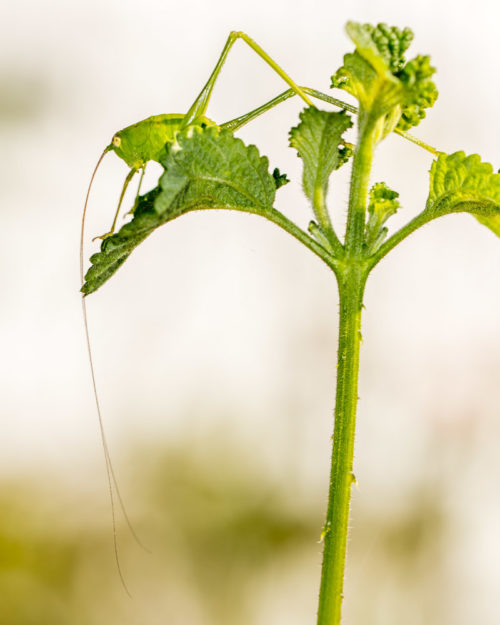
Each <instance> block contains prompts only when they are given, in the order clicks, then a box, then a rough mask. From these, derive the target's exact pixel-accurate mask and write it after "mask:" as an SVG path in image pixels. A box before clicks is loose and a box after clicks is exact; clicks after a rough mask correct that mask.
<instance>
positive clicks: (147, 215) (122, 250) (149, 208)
mask: <svg viewBox="0 0 500 625" xmlns="http://www.w3.org/2000/svg"><path fill="white" fill-rule="evenodd" d="M159 193H160V188H159V187H156V188H155V189H153V190H152V191H150V192H149V193H146V194H145V195H141V196H140V197H139V199H138V202H137V206H136V209H135V212H134V217H133V219H132V221H130V222H129V223H127V224H125V225H124V226H122V227H121V228H120V230H119V231H118V232H117V233H116V234H113V235H112V236H110V237H108V238H106V239H104V241H103V242H102V244H101V251H100V252H97V253H96V254H93V255H92V256H91V257H90V262H91V266H90V267H89V269H88V271H87V273H86V275H85V283H84V284H83V286H82V288H81V291H82V293H83V294H84V295H89V294H90V293H93V292H94V291H97V289H98V288H99V287H101V286H102V285H103V284H104V283H105V282H107V281H108V280H109V278H111V276H112V275H113V274H114V273H115V272H116V271H117V270H118V269H119V267H120V266H121V265H122V264H123V263H124V262H125V261H126V260H127V258H128V257H129V256H130V254H131V252H132V251H133V250H134V248H136V247H137V246H138V245H139V243H142V241H144V239H145V238H146V237H147V236H148V235H149V234H151V232H153V230H155V228H157V227H158V226H160V225H161V224H162V223H164V222H165V220H163V219H161V218H160V217H159V215H158V213H157V212H156V210H155V208H154V202H155V200H156V198H157V197H158V194H159Z"/></svg>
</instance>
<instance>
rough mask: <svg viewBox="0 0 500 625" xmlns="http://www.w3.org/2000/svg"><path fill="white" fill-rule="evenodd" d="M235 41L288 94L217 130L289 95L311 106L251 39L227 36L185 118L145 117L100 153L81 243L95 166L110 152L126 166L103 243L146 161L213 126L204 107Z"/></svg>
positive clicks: (235, 33)
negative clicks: (185, 135) (187, 133)
mask: <svg viewBox="0 0 500 625" xmlns="http://www.w3.org/2000/svg"><path fill="white" fill-rule="evenodd" d="M237 39H242V40H243V41H245V43H247V44H248V45H249V46H250V48H252V49H253V50H254V51H255V52H256V53H257V54H258V55H259V56H260V57H261V58H262V59H263V60H264V61H265V62H266V63H267V64H268V65H270V67H272V69H273V70H274V71H275V72H276V73H277V74H278V75H279V76H280V77H281V78H282V79H283V80H284V81H285V82H286V83H287V84H288V85H289V87H290V88H291V93H288V94H287V96H281V97H278V98H275V99H274V100H271V101H270V102H269V103H267V104H265V105H264V106H262V107H260V108H259V109H256V110H255V111H251V112H250V113H247V114H246V115H243V116H241V117H238V118H237V119H235V120H232V121H230V122H227V123H226V124H222V125H220V126H219V127H220V128H226V127H227V128H230V129H231V130H236V129H237V128H240V127H241V126H243V125H244V124H246V123H248V122H249V121H251V120H252V119H254V118H255V117H256V116H257V115H260V114H261V113H263V112H264V111H265V110H268V109H269V108H271V107H272V106H275V105H276V104H278V103H279V102H281V101H283V100H284V99H286V97H290V95H292V94H294V95H298V96H299V97H301V98H302V100H304V102H305V103H306V104H307V105H308V106H314V105H313V103H312V102H311V100H310V99H309V97H308V96H307V95H306V93H305V91H304V90H303V89H301V88H300V87H299V86H298V85H297V84H296V83H295V82H294V81H293V80H292V79H291V78H290V77H289V76H288V74H286V73H285V72H284V71H283V70H282V69H281V67H280V66H279V65H278V64H277V63H276V62H275V61H273V59H272V58H271V57H270V56H269V55H268V54H267V53H266V52H264V50H263V49H262V48H261V47H260V46H259V45H258V44H257V43H256V42H255V41H253V39H251V38H250V37H249V36H248V35H246V34H245V33H243V32H239V31H233V32H231V33H230V35H229V37H228V39H227V41H226V44H225V46H224V48H223V50H222V53H221V55H220V57H219V59H218V61H217V63H216V65H215V67H214V69H213V71H212V73H211V75H210V77H209V79H208V81H207V83H206V84H205V86H204V87H203V89H202V90H201V92H200V93H199V95H198V97H197V98H196V100H195V101H194V102H193V104H192V105H191V108H190V109H189V111H188V112H187V113H186V114H185V115H182V114H165V115H153V116H152V117H148V118H147V119H144V120H142V121H140V122H137V123H135V124H132V125H131V126H127V127H126V128H124V129H123V130H120V131H118V132H116V133H115V134H114V135H113V138H112V140H111V143H110V144H109V145H108V146H107V147H106V148H105V149H104V151H103V153H102V155H101V157H100V158H99V161H98V163H97V165H96V167H95V169H94V172H93V174H92V178H91V180H90V185H89V189H88V192H87V197H86V199H85V206H84V211H83V220H82V243H83V230H84V224H85V215H86V211H87V204H88V198H89V195H90V188H91V186H92V182H93V179H94V176H95V174H96V172H97V169H98V168H99V165H100V164H101V162H102V159H103V158H104V156H105V154H107V153H108V152H110V151H113V152H115V154H116V155H117V156H119V157H120V158H121V159H122V160H123V161H125V163H126V164H127V165H128V166H129V168H130V170H129V172H128V174H127V176H126V178H125V182H124V184H123V187H122V191H121V193H120V198H119V201H118V206H117V209H116V212H115V215H114V218H113V223H112V225H111V229H110V231H109V232H107V233H106V234H104V235H101V236H99V237H96V238H99V239H105V238H107V237H108V236H111V235H112V234H113V233H114V231H115V227H116V222H117V219H118V215H119V213H120V208H121V205H122V202H123V198H124V197H125V193H126V191H127V188H128V185H129V183H130V181H131V180H132V178H133V177H134V175H135V174H136V173H138V172H141V175H140V180H139V186H138V189H137V194H136V201H137V198H138V196H139V192H140V188H141V183H142V179H143V177H144V172H145V169H146V165H147V163H148V162H149V161H156V162H159V161H160V158H161V156H162V154H163V153H164V150H165V146H166V145H168V144H169V143H172V142H173V141H174V140H175V135H176V134H177V132H179V131H180V130H184V129H186V128H188V127H189V126H202V127H203V126H217V124H216V123H215V122H213V121H212V120H210V119H208V118H207V117H206V116H205V113H206V110H207V107H208V103H209V101H210V97H211V95H212V90H213V88H214V85H215V82H216V80H217V78H218V76H219V74H220V71H221V69H222V66H223V65H224V62H225V60H226V58H227V55H228V53H229V51H230V49H231V48H232V46H233V44H234V43H235V41H236V40H237ZM134 207H135V205H134ZM133 211H134V208H132V211H131V212H133Z"/></svg>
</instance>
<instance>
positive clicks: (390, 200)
mask: <svg viewBox="0 0 500 625" xmlns="http://www.w3.org/2000/svg"><path fill="white" fill-rule="evenodd" d="M398 197H399V193H397V192H396V191H393V190H392V189H389V187H388V186H387V185H386V184H385V182H377V183H376V184H374V185H373V187H372V188H371V189H370V201H369V204H368V221H367V223H366V228H365V250H366V253H367V254H372V253H373V252H375V251H377V249H378V248H379V247H380V245H381V244H382V242H383V241H384V239H385V237H386V236H387V228H385V227H384V224H385V222H386V221H387V220H388V219H389V217H391V216H392V215H394V214H395V213H396V211H397V210H398V209H399V208H400V207H401V205H400V203H399V200H398V199H397V198H398Z"/></svg>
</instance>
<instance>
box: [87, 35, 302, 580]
mask: <svg viewBox="0 0 500 625" xmlns="http://www.w3.org/2000/svg"><path fill="white" fill-rule="evenodd" d="M237 39H242V40H243V41H245V42H246V43H247V44H248V45H249V46H250V48H252V49H253V50H254V51H255V52H256V53H257V54H258V55H259V56H260V57H261V58H262V59H263V60H264V61H265V62H266V63H267V64H268V65H269V66H270V67H271V68H272V69H273V70H274V71H275V72H276V73H277V74H278V75H279V76H280V77H281V78H282V79H283V80H284V81H285V82H286V83H287V84H288V86H289V87H290V88H289V89H288V91H286V92H284V93H283V94H281V95H280V96H278V97H276V98H274V99H273V100H270V101H269V102H268V103H266V104H264V105H262V106H261V107H259V108H257V109H255V110H253V111H251V112H249V113H247V114H245V115H242V116H240V117H238V118H235V119H233V120H231V121H229V122H226V123H225V124H221V125H220V126H218V125H217V124H216V123H215V122H213V121H212V120H210V119H209V118H208V117H206V116H205V113H206V110H207V107H208V103H209V101H210V97H211V95H212V90H213V88H214V85H215V82H216V80H217V78H218V76H219V73H220V71H221V69H222V66H223V65H224V62H225V60H226V58H227V55H228V53H229V51H230V49H231V47H232V46H233V44H234V43H235V41H236V40H237ZM307 91H309V92H311V91H312V90H307ZM293 95H298V96H299V97H300V98H302V100H303V101H304V102H305V103H306V104H307V105H308V106H314V105H313V103H312V102H311V100H310V99H309V98H308V96H307V95H306V93H305V90H304V89H302V88H300V87H299V86H297V84H296V83H295V82H294V81H293V80H292V79H291V78H290V77H289V76H288V75H287V74H286V73H285V72H284V71H283V70H282V69H281V67H280V66H279V65H278V64H277V63H275V61H273V60H272V59H271V57H269V56H268V54H266V52H264V50H262V48H261V47H260V46H259V45H258V44H257V43H255V41H253V40H252V39H251V38H250V37H248V35H246V34H245V33H243V32H236V31H233V32H231V33H230V35H229V37H228V39H227V41H226V44H225V46H224V48H223V50H222V53H221V55H220V57H219V59H218V61H217V63H216V65H215V67H214V69H213V71H212V73H211V75H210V77H209V79H208V81H207V83H206V84H205V86H204V87H203V89H202V90H201V92H200V93H199V95H198V97H197V98H196V100H195V101H194V102H193V104H192V105H191V107H190V109H189V110H188V112H187V113H186V114H185V115H182V114H165V115H154V116H152V117H148V118H147V119H144V120H142V121H140V122H137V123H136V124H132V125H131V126H127V127H126V128H124V129H123V130H120V131H118V132H116V133H115V134H114V135H113V138H112V140H111V143H110V144H109V145H108V146H107V147H106V148H105V149H104V151H103V153H102V154H101V156H100V158H99V160H98V162H97V165H96V166H95V169H94V171H93V173H92V176H91V179H90V184H89V187H88V190H87V195H86V198H85V204H84V208H83V215H82V225H81V237H80V278H81V283H82V284H83V283H84V255H83V248H84V238H85V218H86V213H87V206H88V200H89V196H90V190H91V187H92V183H93V181H94V177H95V175H96V173H97V170H98V168H99V166H100V164H101V162H102V160H103V158H104V156H105V155H106V154H107V153H108V152H111V151H112V152H115V154H116V155H117V156H118V157H120V158H121V159H122V160H123V161H125V163H126V164H127V166H128V167H129V172H128V174H127V176H126V178H125V182H124V183H123V187H122V190H121V193H120V197H119V200H118V206H117V208H116V211H115V215H114V218H113V222H112V225H111V228H110V231H109V232H107V233H106V234H104V235H101V236H99V237H96V238H99V239H106V238H107V237H109V236H111V235H112V234H113V233H114V231H115V227H116V222H117V220H118V216H119V213H120V208H121V205H122V202H123V199H124V197H125V193H126V191H127V188H128V186H129V184H130V181H131V180H132V178H133V177H134V176H135V174H136V173H138V172H140V179H139V185H138V189H137V193H136V201H135V203H134V206H133V208H132V210H131V212H132V213H133V212H134V210H135V207H136V205H137V199H138V197H139V192H140V188H141V183H142V179H143V177H144V172H145V169H146V165H147V163H148V162H150V161H156V162H160V159H161V157H162V154H163V153H164V152H165V147H166V145H168V144H170V143H172V142H174V141H175V137H176V134H177V133H178V132H179V131H182V130H185V129H186V128H189V127H191V126H201V127H205V126H217V127H219V128H221V129H222V128H228V129H230V130H236V129H238V128H240V127H241V126H243V125H244V124H246V123H248V122H249V121H251V120H252V119H254V118H255V117H257V116H258V115H260V114H262V113H263V112H265V111H266V110H269V109H270V108H272V107H273V106H275V105H276V104H279V103H280V102H283V101H284V100H286V99H288V98H289V97H291V96H293ZM82 306H83V317H84V324H85V333H86V339H87V348H88V355H89V361H90V371H91V378H92V384H93V388H94V396H95V400H96V406H97V415H98V420H99V428H100V433H101V440H102V444H103V449H104V456H105V462H106V472H107V478H108V489H109V496H110V500H111V511H112V524H113V537H114V549H115V559H116V564H117V568H118V573H119V576H120V578H121V581H122V584H123V586H124V588H125V590H126V591H127V592H128V590H127V587H126V584H125V581H124V578H123V575H122V572H121V569H120V563H119V559H118V546H117V536H116V521H115V495H116V501H117V502H118V504H119V506H120V508H121V510H122V512H123V514H124V517H125V520H126V522H127V524H128V526H129V528H130V530H131V531H132V534H133V535H134V537H136V535H135V532H134V530H133V528H132V525H131V523H130V521H129V519H128V516H127V513H126V510H125V506H124V504H123V501H122V498H121V495H120V491H119V489H118V482H117V479H116V476H115V472H114V469H113V465H112V463H111V457H110V453H109V448H108V444H107V440H106V436H105V431H104V426H103V420H102V416H101V409H100V405H99V399H98V394H97V386H96V379H95V374H94V366H93V361H92V351H91V347H90V338H89V330H88V324H87V312H86V304H85V298H82ZM136 540H137V542H139V543H140V541H139V539H138V538H137V537H136Z"/></svg>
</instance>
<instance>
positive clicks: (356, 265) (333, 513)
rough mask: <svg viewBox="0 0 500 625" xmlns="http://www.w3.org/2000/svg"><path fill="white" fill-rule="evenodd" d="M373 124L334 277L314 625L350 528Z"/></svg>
mask: <svg viewBox="0 0 500 625" xmlns="http://www.w3.org/2000/svg"><path fill="white" fill-rule="evenodd" d="M375 121H376V120H374V119H372V118H371V116H370V115H367V114H365V113H364V112H363V111H361V112H360V115H359V131H358V141H357V145H356V149H355V152H354V158H353V163H352V174H351V186H350V193H349V209H348V214H347V228H346V237H345V251H346V254H345V257H344V259H343V260H344V265H343V267H342V271H341V272H338V273H337V279H338V284H339V296H340V323H339V342H338V354H337V392H336V400H335V427H334V434H333V452H332V468H331V473H330V489H329V495H328V508H327V513H326V523H325V526H324V529H323V534H322V536H323V539H324V543H325V547H324V552H323V567H322V570H321V586H320V593H319V607H318V621H317V622H318V625H340V617H341V607H342V598H343V587H344V570H345V560H346V548H347V533H348V527H349V508H350V501H351V486H352V483H353V481H354V476H353V472H352V463H353V457H354V434H355V428H356V407H357V403H358V372H359V348H360V343H361V309H362V306H363V292H364V286H365V282H366V278H367V276H368V271H367V267H366V260H365V259H363V241H364V231H365V214H366V205H367V198H368V187H369V180H370V171H371V166H372V160H373V153H374V150H375V142H376V141H375Z"/></svg>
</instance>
